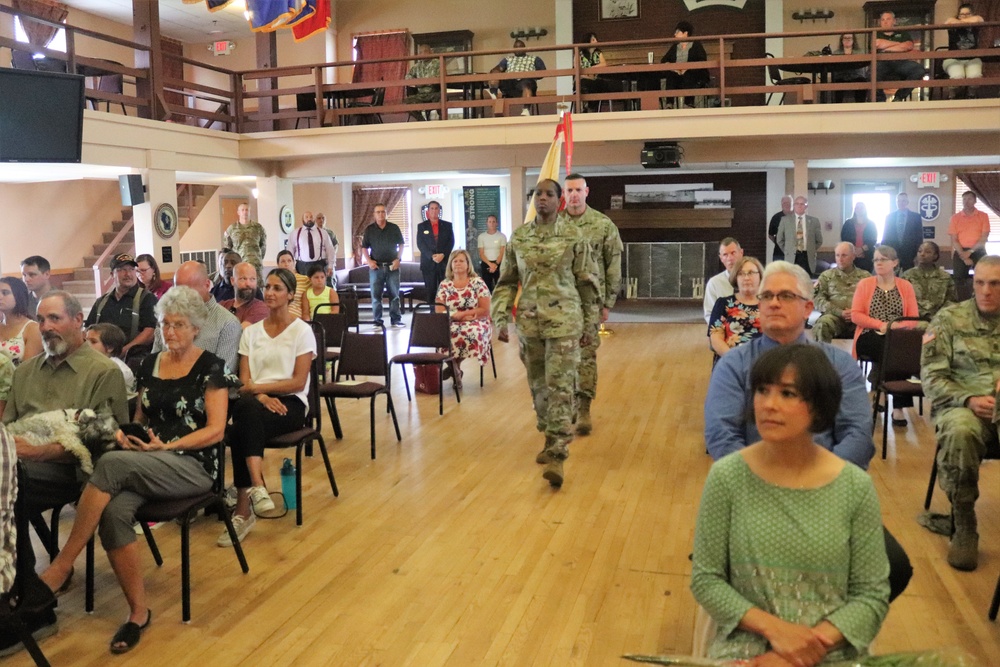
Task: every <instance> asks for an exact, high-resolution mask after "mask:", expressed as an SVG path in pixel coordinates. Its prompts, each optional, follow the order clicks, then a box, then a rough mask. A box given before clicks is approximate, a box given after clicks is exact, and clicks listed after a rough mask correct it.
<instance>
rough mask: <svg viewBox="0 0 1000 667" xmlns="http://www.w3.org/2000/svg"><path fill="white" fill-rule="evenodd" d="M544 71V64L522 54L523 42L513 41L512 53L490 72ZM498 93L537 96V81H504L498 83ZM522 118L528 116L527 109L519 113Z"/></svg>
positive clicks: (507, 95)
mask: <svg viewBox="0 0 1000 667" xmlns="http://www.w3.org/2000/svg"><path fill="white" fill-rule="evenodd" d="M543 69H545V63H544V62H543V61H542V59H541V58H538V57H537V56H529V55H528V54H527V53H525V52H524V42H522V41H521V40H519V39H518V40H515V41H514V53H513V54H511V55H509V56H507V57H506V58H504V59H503V60H501V61H500V62H499V63H497V66H496V67H495V68H494V69H493V70H491V71H496V72H537V71H540V70H543ZM500 91H501V92H502V93H503V96H504V97H534V96H535V95H537V94H538V79H537V78H532V79H527V78H526V79H504V80H501V81H500ZM521 115H522V116H530V115H531V112H530V111H529V110H528V107H525V108H524V109H523V110H522V111H521Z"/></svg>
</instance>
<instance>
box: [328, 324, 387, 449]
mask: <svg viewBox="0 0 1000 667" xmlns="http://www.w3.org/2000/svg"><path fill="white" fill-rule="evenodd" d="M365 324H368V323H367V322H366V323H365ZM371 324H372V325H374V326H376V327H378V328H379V329H381V331H380V332H378V333H370V334H362V333H356V332H354V331H345V332H344V339H343V342H342V344H341V346H340V362H339V363H338V364H337V373H336V375H335V376H334V381H333V382H327V383H325V384H322V385H320V387H319V395H320V396H322V397H323V398H324V399H326V408H327V410H328V411H329V413H330V420H331V421H332V422H333V432H334V434H335V435H336V436H337V440H342V439H343V437H344V433H343V430H342V429H341V428H340V418H339V416H338V415H337V404H336V399H338V398H355V399H361V398H368V399H370V400H371V453H372V460H374V459H375V399H376V397H378V396H379V394H385V398H386V402H387V408H388V412H389V414H390V415H392V425H393V428H395V429H396V440H397V441H400V440H402V439H403V437H402V436H401V435H400V434H399V422H397V421H396V409H395V408H394V407H393V405H392V394H391V393H390V392H389V360H388V352H387V351H386V341H385V327H384V326H381V325H377V324H375V323H374V322H372V323H371ZM357 376H367V377H370V378H374V377H380V378H381V379H382V382H376V381H373V380H368V381H353V380H352V381H346V380H342V379H341V378H346V377H357Z"/></svg>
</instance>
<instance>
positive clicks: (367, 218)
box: [351, 187, 407, 266]
mask: <svg viewBox="0 0 1000 667" xmlns="http://www.w3.org/2000/svg"><path fill="white" fill-rule="evenodd" d="M406 190H407V188H405V187H388V188H354V191H353V192H352V193H351V202H352V209H353V211H354V214H353V215H354V221H353V223H352V225H351V232H352V244H351V250H352V251H353V253H354V266H361V237H363V236H364V234H365V229H366V228H367V227H368V225H372V224H374V223H375V206H376V205H378V204H385V210H386V212H388V213H391V212H392V209H394V208H396V204H398V203H399V201H400V200H401V199H402V198H403V197H405V196H406Z"/></svg>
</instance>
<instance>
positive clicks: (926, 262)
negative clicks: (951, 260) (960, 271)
mask: <svg viewBox="0 0 1000 667" xmlns="http://www.w3.org/2000/svg"><path fill="white" fill-rule="evenodd" d="M940 257H941V249H940V248H939V247H938V244H937V243H934V241H924V242H923V243H921V244H920V247H919V248H917V265H916V266H914V267H913V268H912V269H909V270H907V271H905V272H903V280H909V281H910V284H911V285H913V291H914V292H916V294H917V309H918V312H919V313H920V317H921V319H925V320H927V321H928V322H930V321H931V320H932V319H934V316H935V315H937V313H938V311H939V310H941V309H942V308H944V307H945V306H947V305H948V304H950V303H957V302H958V292H957V291H956V289H955V281H954V280H952V279H951V275H949V274H948V272H947V271H945V270H944V269H942V268H941V267H939V266H938V265H937V261H938V259H939V258H940Z"/></svg>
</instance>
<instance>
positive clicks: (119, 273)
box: [86, 253, 156, 358]
mask: <svg viewBox="0 0 1000 667" xmlns="http://www.w3.org/2000/svg"><path fill="white" fill-rule="evenodd" d="M138 266H139V265H138V264H136V261H135V258H134V257H132V255H129V254H128V253H121V254H120V255H115V257H114V259H112V260H111V274H112V276H114V279H115V286H114V289H112V290H111V291H110V292H108V293H106V294H105V295H104V296H102V297H101V298H100V299H98V300H97V303H96V304H94V307H93V308H91V309H90V314H89V315H88V316H87V321H86V326H88V327H89V326H90V325H91V324H97V323H98V322H109V323H111V324H116V325H118V327H119V328H120V329H121V330H122V331H124V332H125V339H126V341H127V342H126V344H125V347H123V348H122V358H126V357H127V355H128V352H129V350H131V349H132V348H134V347H144V346H149V345H152V344H153V330H154V329H155V328H156V315H155V314H154V313H153V308H154V307H155V306H156V297H155V296H153V294H152V293H151V292H149V291H147V290H145V289H143V287H142V285H140V284H139V276H138V275H137V274H136V268H138Z"/></svg>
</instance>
